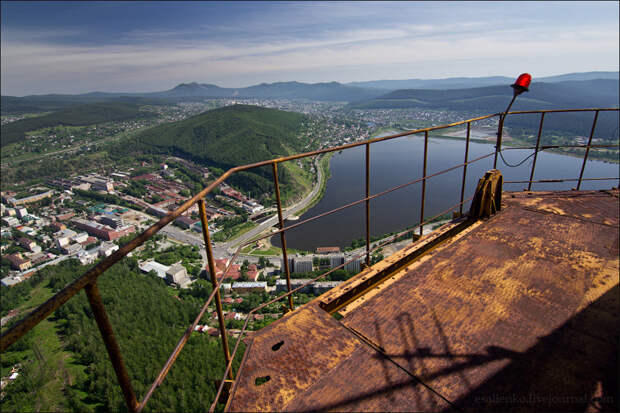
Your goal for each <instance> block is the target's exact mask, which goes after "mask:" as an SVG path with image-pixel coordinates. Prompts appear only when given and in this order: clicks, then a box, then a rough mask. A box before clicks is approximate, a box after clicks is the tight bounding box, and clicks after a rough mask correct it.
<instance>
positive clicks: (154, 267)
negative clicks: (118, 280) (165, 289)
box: [138, 260, 170, 279]
mask: <svg viewBox="0 0 620 413" xmlns="http://www.w3.org/2000/svg"><path fill="white" fill-rule="evenodd" d="M138 267H139V268H140V270H141V271H142V272H144V273H148V272H151V271H155V273H156V274H157V276H158V277H159V278H163V279H166V272H167V271H168V270H169V269H170V266H168V265H164V264H161V263H159V262H157V261H155V260H148V261H144V262H143V263H141V264H138Z"/></svg>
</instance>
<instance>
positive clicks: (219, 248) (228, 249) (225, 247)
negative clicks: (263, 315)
mask: <svg viewBox="0 0 620 413" xmlns="http://www.w3.org/2000/svg"><path fill="white" fill-rule="evenodd" d="M314 166H315V168H316V171H317V174H318V176H317V178H318V179H317V183H316V185H315V186H314V188H312V191H310V193H309V194H308V195H306V197H305V198H304V199H302V200H301V201H300V202H298V203H297V204H295V205H293V206H292V207H289V208H287V209H285V210H283V211H282V217H283V218H284V219H286V218H288V217H289V216H291V215H295V214H297V213H298V212H299V211H301V210H302V209H304V208H306V207H307V206H308V205H310V203H311V202H312V200H313V199H314V198H315V197H316V196H317V194H318V193H319V191H320V189H321V182H322V181H323V170H322V168H321V167H320V159H315V160H314ZM277 224H278V214H275V215H274V216H272V217H271V218H269V219H268V220H266V221H265V222H263V223H261V224H259V225H258V226H257V227H255V228H252V229H251V230H249V231H248V232H245V233H243V234H241V235H240V236H239V237H237V238H235V239H233V240H230V241H228V242H225V243H222V244H218V245H216V247H215V255H216V256H222V257H223V256H226V255H227V254H234V252H235V251H236V249H237V247H238V246H239V245H241V244H242V243H244V242H246V241H248V240H250V239H252V238H254V237H256V236H258V235H259V234H260V233H262V232H264V231H265V230H267V229H269V228H271V227H273V226H275V225H277Z"/></svg>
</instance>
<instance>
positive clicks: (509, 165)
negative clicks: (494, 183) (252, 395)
mask: <svg viewBox="0 0 620 413" xmlns="http://www.w3.org/2000/svg"><path fill="white" fill-rule="evenodd" d="M543 150H544V148H541V149H539V150H537V151H534V152H532V153H531V154H530V155H529V156H527V157H526V158H525V159H524V160H522V161H521V162H519V163H518V164H516V165H511V164H509V163H508V162H506V159H504V154H502V151H499V156H500V158H502V162H504V164H505V165H506V166H508V167H509V168H516V167H519V166H521V165H523V164H524V163H525V161H527V160H528V159H530V158H531V157H532V156H534V155H536V154H537V153H538V152H541V151H543Z"/></svg>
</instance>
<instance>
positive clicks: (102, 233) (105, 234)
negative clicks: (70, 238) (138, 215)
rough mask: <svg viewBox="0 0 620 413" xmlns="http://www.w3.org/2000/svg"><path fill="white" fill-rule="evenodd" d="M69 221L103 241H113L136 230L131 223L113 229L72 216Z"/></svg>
mask: <svg viewBox="0 0 620 413" xmlns="http://www.w3.org/2000/svg"><path fill="white" fill-rule="evenodd" d="M71 222H72V223H73V224H74V225H75V226H76V227H78V228H79V229H82V230H84V231H86V232H88V233H89V234H90V235H93V236H95V237H97V238H99V239H102V240H105V241H114V240H115V239H118V238H121V237H124V236H125V235H129V234H132V233H134V232H135V230H136V229H135V227H134V226H133V225H126V226H123V227H120V228H116V229H113V228H111V227H109V226H107V225H103V224H101V223H99V222H95V221H88V220H85V219H82V218H73V219H72V220H71Z"/></svg>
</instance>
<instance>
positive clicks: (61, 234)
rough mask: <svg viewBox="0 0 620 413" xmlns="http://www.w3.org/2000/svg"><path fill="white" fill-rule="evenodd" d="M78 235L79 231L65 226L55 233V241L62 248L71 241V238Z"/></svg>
mask: <svg viewBox="0 0 620 413" xmlns="http://www.w3.org/2000/svg"><path fill="white" fill-rule="evenodd" d="M76 235H77V232H75V231H73V230H72V229H66V228H65V229H63V230H62V231H58V232H56V233H54V238H55V239H54V243H55V244H56V246H57V247H58V248H62V247H64V246H65V245H67V244H69V243H70V242H71V238H72V237H75V236H76Z"/></svg>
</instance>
